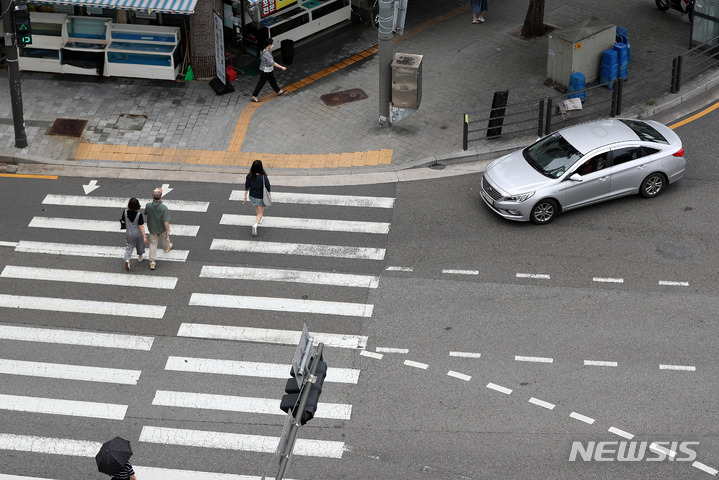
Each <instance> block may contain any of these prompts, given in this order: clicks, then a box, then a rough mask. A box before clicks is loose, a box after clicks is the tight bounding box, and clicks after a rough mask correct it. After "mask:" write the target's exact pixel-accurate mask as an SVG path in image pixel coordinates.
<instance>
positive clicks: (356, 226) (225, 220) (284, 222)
mask: <svg viewBox="0 0 719 480" xmlns="http://www.w3.org/2000/svg"><path fill="white" fill-rule="evenodd" d="M253 223H255V216H254V215H231V214H224V215H222V218H221V219H220V225H242V226H250V225H252V224H253ZM262 227H263V228H289V229H296V230H320V231H323V232H350V233H376V234H387V233H389V223H384V222H357V221H351V220H325V219H320V218H287V217H271V216H270V217H267V218H265V219H263V221H262Z"/></svg>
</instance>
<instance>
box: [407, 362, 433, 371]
mask: <svg viewBox="0 0 719 480" xmlns="http://www.w3.org/2000/svg"><path fill="white" fill-rule="evenodd" d="M404 364H405V365H407V366H408V367H414V368H421V369H422V370H427V367H429V365H427V364H426V363H420V362H415V361H412V360H405V361H404Z"/></svg>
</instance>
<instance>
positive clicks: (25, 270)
mask: <svg viewBox="0 0 719 480" xmlns="http://www.w3.org/2000/svg"><path fill="white" fill-rule="evenodd" d="M0 277H5V278H22V279H27V280H48V281H52V282H72V283H90V284H95V285H117V286H121V287H138V288H160V289H167V290H172V289H174V288H175V285H177V277H159V276H158V277H156V276H154V275H153V276H149V275H142V276H140V275H133V276H128V275H126V274H124V273H108V272H89V271H85V270H67V269H58V268H37V267H22V266H13V265H7V266H6V267H5V268H4V269H3V271H2V273H0Z"/></svg>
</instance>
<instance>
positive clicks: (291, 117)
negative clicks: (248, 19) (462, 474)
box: [0, 0, 716, 175]
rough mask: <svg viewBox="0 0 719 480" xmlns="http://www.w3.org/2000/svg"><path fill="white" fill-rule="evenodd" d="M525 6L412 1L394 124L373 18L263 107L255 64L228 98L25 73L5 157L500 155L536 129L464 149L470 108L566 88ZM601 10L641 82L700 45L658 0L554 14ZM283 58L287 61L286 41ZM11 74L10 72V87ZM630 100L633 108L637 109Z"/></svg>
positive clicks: (192, 165)
mask: <svg viewBox="0 0 719 480" xmlns="http://www.w3.org/2000/svg"><path fill="white" fill-rule="evenodd" d="M438 3H441V4H442V5H441V7H440V6H438V5H437V4H438ZM526 8H527V1H525V0H522V1H518V0H515V1H512V0H492V1H491V2H490V10H489V12H488V13H487V14H486V18H487V21H486V23H483V24H472V23H471V11H470V9H469V5H468V2H467V1H464V0H462V1H460V0H444V1H443V2H434V1H431V0H413V1H412V2H410V5H409V7H408V13H407V24H406V27H405V34H404V35H403V36H401V37H396V38H395V44H394V51H395V52H403V53H416V54H422V55H424V59H423V78H422V81H423V92H422V104H421V106H420V108H419V110H418V111H417V112H415V113H413V114H412V115H411V116H409V117H407V118H405V119H403V120H401V121H400V122H398V123H396V124H395V125H393V126H392V127H390V128H382V127H379V124H378V118H379V105H378V98H377V90H378V58H377V55H376V50H377V49H376V44H377V32H376V30H373V29H371V28H370V27H369V26H367V25H353V26H351V27H348V28H346V29H343V30H342V31H337V32H334V33H332V34H330V35H329V36H325V37H322V38H319V39H316V40H314V41H312V42H311V43H307V44H298V45H297V46H296V48H295V57H294V62H293V64H292V65H290V66H289V69H288V71H287V72H282V71H278V72H277V77H278V81H279V83H280V84H281V85H282V86H285V87H286V88H287V90H288V91H289V92H290V93H289V94H288V95H285V96H283V97H276V95H275V94H274V93H271V90H270V88H269V86H267V87H265V89H264V90H263V94H264V95H265V97H263V98H262V102H261V103H259V104H255V103H251V102H250V101H249V98H250V97H249V96H250V92H251V91H252V89H253V88H254V85H255V83H256V80H257V78H256V77H254V76H250V75H247V76H242V75H240V76H238V78H237V80H236V81H235V82H234V83H233V85H234V87H235V90H236V91H235V92H234V93H231V94H226V95H221V96H217V95H215V93H214V91H213V90H212V89H211V88H210V87H209V85H208V83H207V82H205V81H193V82H184V81H177V82H166V81H150V80H137V79H125V78H96V77H86V76H75V75H54V74H42V73H29V72H28V73H23V74H22V88H23V103H24V116H25V124H26V127H25V131H26V135H27V138H28V143H29V146H28V147H27V148H24V149H17V148H15V147H14V143H15V141H14V130H13V124H12V114H11V106H10V98H9V97H10V96H9V94H7V95H5V94H3V95H0V112H2V113H1V114H0V162H2V161H5V162H9V163H23V162H37V163H46V164H54V165H66V166H81V167H93V166H95V167H110V168H125V169H138V168H142V169H157V170H161V171H164V172H167V171H168V170H170V171H198V170H200V171H209V172H216V173H222V172H226V173H239V172H246V171H247V169H248V166H249V165H250V163H251V162H252V161H253V160H254V159H256V158H259V159H262V160H263V162H264V163H265V166H266V167H269V168H273V169H282V170H281V172H280V171H276V172H277V173H281V174H287V175H292V174H330V173H331V174H335V173H348V172H352V173H360V172H363V171H368V170H372V171H380V172H381V171H396V170H398V169H404V168H409V167H412V166H418V165H429V164H433V163H435V162H437V161H438V160H439V161H442V162H444V161H450V162H451V161H458V160H459V161H462V160H486V159H489V158H493V157H496V156H497V155H498V154H499V152H501V151H505V150H508V149H509V150H511V149H514V148H517V147H519V146H520V145H524V144H526V143H527V142H528V141H531V140H533V138H534V137H524V138H521V137H511V136H508V137H506V138H503V139H500V140H499V141H493V142H492V143H487V142H479V143H478V144H476V146H474V147H473V148H472V149H471V150H469V151H467V152H464V151H462V117H463V114H464V113H465V112H469V111H473V110H481V109H486V108H489V107H490V106H491V98H492V93H493V92H494V91H497V90H504V89H508V90H509V92H510V100H509V101H510V102H521V101H526V100H530V99H534V98H539V97H542V96H553V95H556V94H557V93H558V92H557V91H556V90H554V89H552V88H551V87H548V86H545V85H544V81H545V78H546V58H547V40H546V39H544V40H542V41H539V42H536V43H530V42H526V41H524V40H521V39H519V38H517V37H516V36H514V35H512V34H511V33H512V32H513V31H516V30H517V29H518V28H520V27H521V24H522V22H523V20H524V15H525V13H526ZM592 15H593V16H596V17H598V18H600V19H602V20H605V21H608V22H612V23H616V24H618V25H621V26H623V27H625V28H626V29H627V30H628V33H629V41H630V43H631V48H632V64H631V66H630V81H631V76H637V77H639V76H641V74H642V71H644V70H646V69H648V68H650V67H652V66H654V65H656V64H657V63H662V64H667V65H668V66H669V67H670V66H671V59H672V57H674V56H676V55H677V54H679V53H681V52H683V51H684V50H686V49H687V45H688V43H689V30H690V25H689V22H688V20H687V18H686V17H682V16H680V15H679V14H678V13H677V12H666V13H665V12H661V11H659V10H658V9H657V8H656V7H655V6H654V2H652V1H649V0H646V1H635V2H627V1H626V0H607V1H605V2H598V3H596V2H595V3H593V4H591V5H588V6H586V7H584V6H583V7H578V6H577V5H576V2H572V1H570V0H547V4H546V9H545V23H547V24H550V25H554V26H557V27H563V26H566V25H569V24H572V23H574V22H576V21H578V20H581V19H583V18H586V17H588V16H592ZM276 59H277V61H278V62H280V63H281V62H282V59H281V58H280V55H279V52H278V53H277V55H276ZM715 81H716V80H715V79H714V78H706V79H701V80H698V81H697V82H695V83H694V84H687V85H685V86H684V87H683V88H682V91H681V92H680V94H677V95H674V96H671V95H670V94H668V93H666V94H665V93H664V92H647V98H651V97H657V96H658V95H657V93H661V95H660V96H658V102H657V105H655V106H654V107H652V108H653V109H654V110H655V111H657V112H659V111H661V110H662V109H665V108H669V107H671V106H673V105H674V104H676V103H678V102H681V101H684V100H687V99H688V98H689V97H690V96H692V95H697V94H699V95H700V94H701V93H702V92H703V91H704V89H705V87H706V85H707V84H708V83H711V84H712V85H713V83H714V82H715ZM7 85H8V83H7V69H3V71H2V74H0V90H5V91H6V89H7ZM349 89H361V90H363V91H364V92H365V93H366V94H367V98H366V99H363V100H359V101H354V102H350V103H344V104H342V105H338V106H327V105H326V104H325V103H324V102H323V101H322V100H321V98H320V97H322V96H323V95H326V94H330V93H336V92H340V91H344V90H349ZM667 90H668V81H667ZM268 92H269V94H268ZM633 107H635V108H636V107H639V106H637V105H634V106H633ZM641 107H643V106H641ZM646 108H647V109H648V108H649V107H646ZM631 109H632V106H631V105H624V108H623V110H624V112H628V111H630V110H631ZM648 113H652V112H648ZM58 118H65V119H81V120H87V124H86V127H85V129H84V132H83V134H82V137H80V138H74V137H68V136H57V135H48V131H49V129H50V127H51V126H52V124H53V122H54V121H55V120H56V119H58Z"/></svg>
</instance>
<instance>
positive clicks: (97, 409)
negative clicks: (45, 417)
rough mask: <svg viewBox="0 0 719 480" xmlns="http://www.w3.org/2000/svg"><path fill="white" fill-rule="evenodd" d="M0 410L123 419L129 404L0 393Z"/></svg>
mask: <svg viewBox="0 0 719 480" xmlns="http://www.w3.org/2000/svg"><path fill="white" fill-rule="evenodd" d="M0 410H13V411H16V412H33V413H45V414H50V415H70V416H73V417H89V418H104V419H108V420H122V419H123V418H125V412H127V405H117V404H114V403H96V402H81V401H77V400H61V399H58V398H40V397H25V396H21V395H3V394H0Z"/></svg>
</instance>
